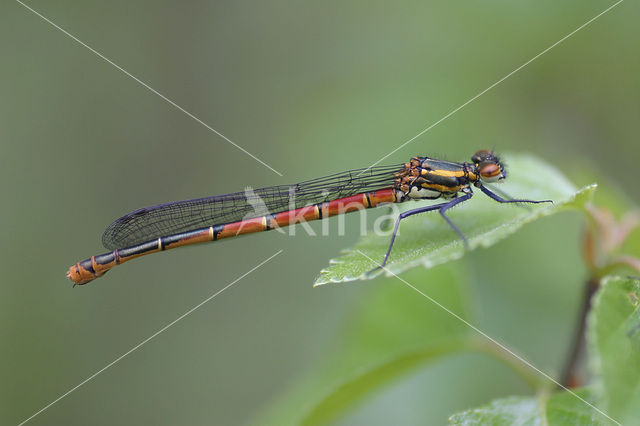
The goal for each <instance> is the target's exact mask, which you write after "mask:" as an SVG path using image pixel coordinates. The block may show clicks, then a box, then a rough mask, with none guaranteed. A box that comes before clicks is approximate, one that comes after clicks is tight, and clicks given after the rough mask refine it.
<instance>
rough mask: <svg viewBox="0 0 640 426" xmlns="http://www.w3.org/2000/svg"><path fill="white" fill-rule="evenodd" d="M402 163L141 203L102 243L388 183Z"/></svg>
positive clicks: (132, 240)
mask: <svg viewBox="0 0 640 426" xmlns="http://www.w3.org/2000/svg"><path fill="white" fill-rule="evenodd" d="M402 168H403V165H402V164H398V165H393V166H376V167H372V168H370V169H356V170H351V171H348V172H342V173H337V174H334V175H330V176H326V177H323V178H318V179H313V180H309V181H305V182H301V183H298V184H295V185H278V186H271V187H267V188H261V189H255V190H254V189H251V188H247V189H246V190H245V191H244V192H235V193H232V194H226V195H219V196H212V197H204V198H196V199H193V200H185V201H177V202H173V203H165V204H158V205H155V206H151V207H144V208H141V209H138V210H135V211H133V212H131V213H129V214H127V215H125V216H122V217H121V218H119V219H117V220H116V221H115V222H113V223H112V224H111V225H109V226H108V227H107V229H106V230H105V231H104V234H103V235H102V244H103V245H104V246H105V247H106V248H107V249H109V250H114V249H117V248H124V247H129V246H133V245H136V244H140V243H144V242H146V241H150V240H153V239H156V238H159V237H163V236H167V235H172V234H177V233H180V232H186V231H190V230H194V229H199V228H205V227H208V226H212V225H220V224H225V223H231V222H237V221H240V220H245V219H251V218H255V217H260V216H264V215H266V214H274V213H280V212H283V211H288V210H292V209H297V208H300V207H304V206H307V205H311V204H316V203H321V202H327V201H331V200H335V199H338V198H344V197H349V196H351V195H355V194H358V193H361V192H368V191H376V190H379V189H384V188H391V187H392V186H393V184H394V178H395V174H396V173H397V172H399V171H401V170H402ZM361 173H362V174H361Z"/></svg>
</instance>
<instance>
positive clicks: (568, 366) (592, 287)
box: [560, 277, 600, 388]
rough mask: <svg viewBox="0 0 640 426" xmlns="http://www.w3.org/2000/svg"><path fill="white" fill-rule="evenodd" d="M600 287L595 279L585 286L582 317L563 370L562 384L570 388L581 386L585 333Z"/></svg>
mask: <svg viewBox="0 0 640 426" xmlns="http://www.w3.org/2000/svg"><path fill="white" fill-rule="evenodd" d="M599 286H600V280H599V279H598V278H595V277H591V278H589V279H588V280H587V281H586V283H585V285H584V295H583V298H582V306H581V308H580V316H579V317H578V323H577V324H576V331H575V333H574V334H573V342H572V344H571V347H570V349H569V353H568V356H567V361H566V363H565V366H564V368H563V369H562V375H561V376H560V377H561V381H560V383H562V385H563V386H565V387H568V388H574V387H577V386H580V385H581V380H580V378H579V376H578V372H577V367H578V361H579V358H580V352H581V351H582V348H583V347H584V341H585V331H586V327H587V314H588V313H589V309H591V299H592V298H593V295H594V294H595V293H596V290H598V287H599Z"/></svg>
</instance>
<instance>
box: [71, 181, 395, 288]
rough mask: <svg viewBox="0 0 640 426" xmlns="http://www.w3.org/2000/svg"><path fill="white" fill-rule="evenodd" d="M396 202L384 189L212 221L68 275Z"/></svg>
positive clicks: (93, 273)
mask: <svg viewBox="0 0 640 426" xmlns="http://www.w3.org/2000/svg"><path fill="white" fill-rule="evenodd" d="M394 202H396V197H395V190H393V189H383V190H380V191H375V192H366V193H362V194H356V195H352V196H350V197H345V198H338V199H336V200H332V201H328V202H325V203H319V204H314V205H311V206H306V207H301V208H299V209H295V210H289V211H285V212H281V213H274V214H269V215H265V216H260V217H256V218H252V219H247V220H241V221H238V222H232V223H225V224H220V225H212V226H210V227H208V228H201V229H196V230H193V231H187V232H182V233H179V234H173V235H168V236H165V237H160V238H156V239H153V240H150V241H147V242H144V243H142V244H137V245H135V246H131V247H125V248H122V249H117V250H114V251H111V252H108V253H104V254H100V255H97V256H91V257H90V258H89V259H85V260H83V261H80V262H78V263H76V264H75V265H73V266H71V267H70V268H69V270H68V271H67V278H69V279H70V280H71V281H73V282H74V283H75V284H78V285H82V284H86V283H88V282H90V281H92V280H94V279H96V278H98V277H100V276H102V275H104V274H105V273H106V272H107V271H108V270H109V269H111V268H113V267H114V266H116V265H119V264H121V263H124V262H126V261H128V260H131V259H135V258H136V257H140V256H144V255H147V254H151V253H156V252H159V251H164V250H169V249H172V248H176V247H182V246H187V245H192V244H199V243H204V242H208V241H217V240H219V239H222V238H231V237H235V236H238V235H243V234H251V233H254V232H261V231H269V230H271V229H275V228H279V227H284V226H290V225H295V224H296V223H301V222H309V221H312V220H317V219H322V218H325V217H331V216H336V215H339V214H345V213H349V212H353V211H357V210H362V209H368V208H372V207H377V206H378V205H380V204H383V203H394Z"/></svg>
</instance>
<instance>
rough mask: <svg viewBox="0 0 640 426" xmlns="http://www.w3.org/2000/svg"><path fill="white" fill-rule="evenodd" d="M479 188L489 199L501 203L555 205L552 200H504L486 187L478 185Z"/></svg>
mask: <svg viewBox="0 0 640 426" xmlns="http://www.w3.org/2000/svg"><path fill="white" fill-rule="evenodd" d="M478 187H479V188H480V190H481V191H482V192H484V193H485V194H487V195H488V196H489V198H492V199H494V200H496V201H497V202H499V203H529V204H539V203H553V201H551V200H519V199H510V200H505V199H504V198H502V197H500V196H499V195H498V194H495V193H493V192H491V191H490V190H489V188H487V187H486V186H484V185H478Z"/></svg>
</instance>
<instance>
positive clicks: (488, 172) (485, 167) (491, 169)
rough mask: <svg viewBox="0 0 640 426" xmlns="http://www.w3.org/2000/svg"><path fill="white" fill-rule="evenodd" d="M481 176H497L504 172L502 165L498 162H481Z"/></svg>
mask: <svg viewBox="0 0 640 426" xmlns="http://www.w3.org/2000/svg"><path fill="white" fill-rule="evenodd" d="M479 172H480V176H482V178H483V179H492V178H497V177H499V176H500V175H501V174H502V170H500V166H498V165H497V164H496V163H487V164H481V165H480V167H479Z"/></svg>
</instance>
